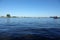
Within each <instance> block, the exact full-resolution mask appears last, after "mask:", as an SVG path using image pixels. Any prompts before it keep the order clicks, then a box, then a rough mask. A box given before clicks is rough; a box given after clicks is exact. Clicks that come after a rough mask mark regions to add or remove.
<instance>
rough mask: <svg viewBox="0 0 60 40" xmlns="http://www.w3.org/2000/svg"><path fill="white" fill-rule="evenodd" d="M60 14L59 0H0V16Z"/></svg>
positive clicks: (46, 15)
mask: <svg viewBox="0 0 60 40" xmlns="http://www.w3.org/2000/svg"><path fill="white" fill-rule="evenodd" d="M6 14H11V15H12V16H31V17H41V16H42V17H44V16H45V17H48V16H60V0H0V16H5V15H6Z"/></svg>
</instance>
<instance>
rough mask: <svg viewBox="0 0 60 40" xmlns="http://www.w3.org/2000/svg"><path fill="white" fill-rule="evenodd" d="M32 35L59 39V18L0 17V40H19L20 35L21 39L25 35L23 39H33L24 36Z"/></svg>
mask: <svg viewBox="0 0 60 40" xmlns="http://www.w3.org/2000/svg"><path fill="white" fill-rule="evenodd" d="M32 35H35V36H36V38H37V37H39V38H41V37H42V38H41V39H43V38H47V39H59V38H60V19H53V18H0V39H1V40H10V39H11V40H19V38H20V37H21V38H22V39H23V38H24V37H25V38H24V39H25V40H33V39H31V38H29V37H28V39H27V37H26V36H32ZM35 36H34V37H35ZM9 37H10V38H9ZM12 37H13V38H12ZM14 38H15V39H14ZM21 38H20V39H21ZM22 39H21V40H22ZM36 40H37V39H36ZM59 40H60V39H59Z"/></svg>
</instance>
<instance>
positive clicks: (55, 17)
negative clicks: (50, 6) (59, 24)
mask: <svg viewBox="0 0 60 40" xmlns="http://www.w3.org/2000/svg"><path fill="white" fill-rule="evenodd" d="M50 18H54V19H60V17H57V16H54V17H50Z"/></svg>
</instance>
